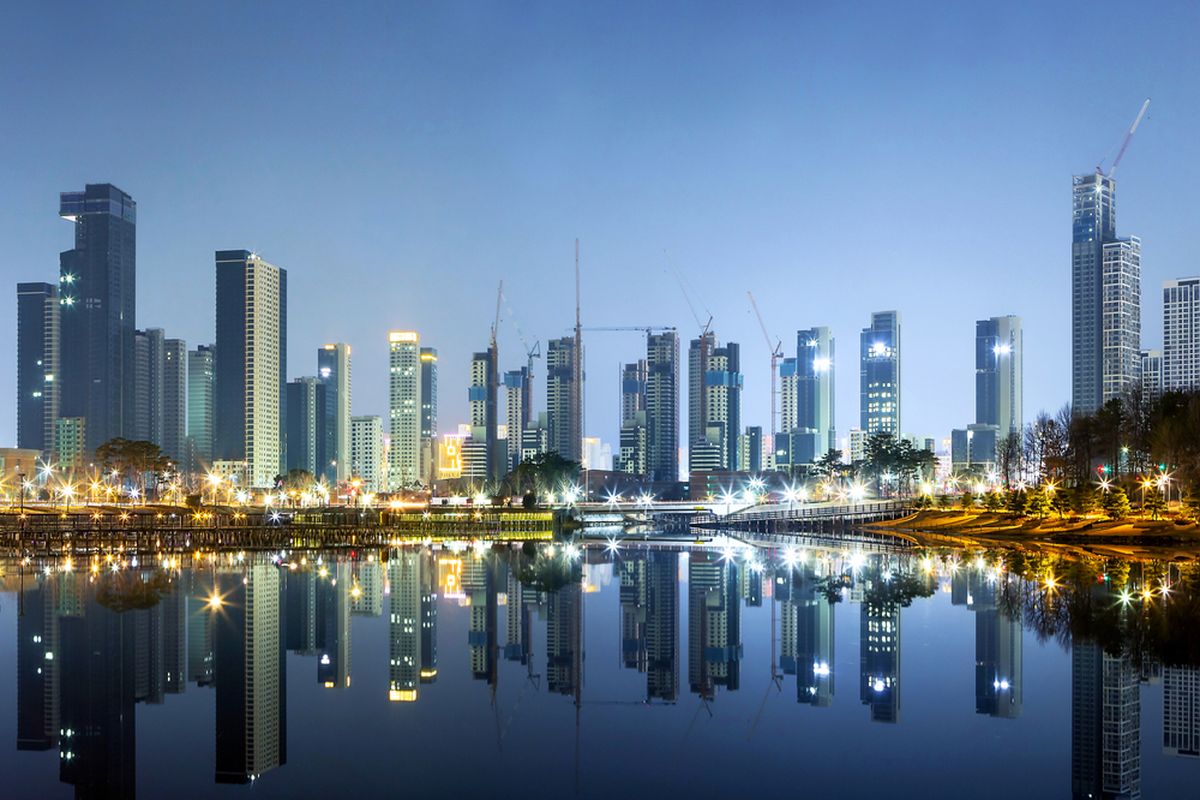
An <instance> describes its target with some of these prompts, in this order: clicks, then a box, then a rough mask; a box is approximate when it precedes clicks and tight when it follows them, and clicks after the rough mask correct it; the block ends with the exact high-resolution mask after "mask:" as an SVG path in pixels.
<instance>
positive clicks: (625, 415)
mask: <svg viewBox="0 0 1200 800" xmlns="http://www.w3.org/2000/svg"><path fill="white" fill-rule="evenodd" d="M646 417H647V414H646V362H645V361H644V360H643V361H633V362H631V363H628V364H623V365H622V366H621V431H620V435H619V437H618V440H617V448H618V449H617V464H616V468H617V470H619V471H620V472H625V473H628V474H630V475H641V476H644V475H646V472H647V464H646V451H647V449H648V444H649V435H648V432H647V419H646Z"/></svg>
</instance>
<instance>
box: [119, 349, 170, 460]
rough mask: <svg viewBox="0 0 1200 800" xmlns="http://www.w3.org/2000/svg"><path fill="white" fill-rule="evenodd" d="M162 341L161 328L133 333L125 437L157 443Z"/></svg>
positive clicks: (163, 354)
mask: <svg viewBox="0 0 1200 800" xmlns="http://www.w3.org/2000/svg"><path fill="white" fill-rule="evenodd" d="M166 342H167V340H166V335H165V334H164V333H163V329H162V328H147V329H146V330H144V331H134V332H133V427H132V428H131V429H129V430H130V431H132V432H131V433H129V435H128V436H127V438H130V439H138V440H141V441H145V442H154V443H155V444H157V445H159V446H161V445H162V433H163V431H162V426H163V369H164V366H165V362H166Z"/></svg>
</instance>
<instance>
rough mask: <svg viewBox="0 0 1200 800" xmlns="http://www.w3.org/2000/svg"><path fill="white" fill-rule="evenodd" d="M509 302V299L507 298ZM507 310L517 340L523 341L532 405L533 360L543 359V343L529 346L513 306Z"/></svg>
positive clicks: (529, 410) (527, 411)
mask: <svg viewBox="0 0 1200 800" xmlns="http://www.w3.org/2000/svg"><path fill="white" fill-rule="evenodd" d="M505 299H506V300H507V298H505ZM505 310H506V311H507V312H508V316H507V317H506V319H507V320H508V321H509V322H511V323H512V326H513V329H514V330H516V332H517V338H518V339H520V340H521V347H523V348H525V361H526V373H525V375H526V380H528V381H529V383H530V387H531V388H530V390H529V398H530V402H531V404H532V400H533V389H532V386H533V360H534V359H535V358H541V357H542V343H541V341H540V340H535V341H534V343H533V346H532V347H530V346H529V340H528V339H526V338H525V332H524V331H523V330H521V325H520V323H519V322H517V315H516V314H515V313H513V310H512V306H511V305H506V306H505ZM532 411H533V409H532V408H530V409H526V413H532Z"/></svg>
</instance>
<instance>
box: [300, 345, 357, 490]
mask: <svg viewBox="0 0 1200 800" xmlns="http://www.w3.org/2000/svg"><path fill="white" fill-rule="evenodd" d="M317 377H318V378H319V379H320V381H321V383H323V384H325V417H324V422H323V424H322V434H323V437H324V440H325V441H324V443H323V445H322V447H321V452H322V453H323V454H324V463H323V464H321V465H320V470H321V471H320V472H319V473H316V474H317V475H318V477H319V476H320V475H324V476H325V480H326V481H328V482H329V484H330V485H331V486H336V485H337V484H338V483H340V482H341V481H344V480H346V479H347V478H348V477H350V406H351V402H350V345H348V344H345V343H344V342H338V343H337V344H327V345H324V346H323V347H321V349H320V350H318V351H317ZM289 413H290V412H289Z"/></svg>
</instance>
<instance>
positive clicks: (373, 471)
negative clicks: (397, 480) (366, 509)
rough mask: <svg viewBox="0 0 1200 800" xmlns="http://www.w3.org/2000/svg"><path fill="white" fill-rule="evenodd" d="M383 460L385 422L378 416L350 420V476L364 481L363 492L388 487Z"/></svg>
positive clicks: (381, 489) (372, 491) (373, 491)
mask: <svg viewBox="0 0 1200 800" xmlns="http://www.w3.org/2000/svg"><path fill="white" fill-rule="evenodd" d="M385 470H386V465H385V464H384V458H383V420H382V419H381V418H380V417H377V416H362V417H351V418H350V474H351V475H352V476H353V477H355V478H358V479H360V480H361V481H362V490H363V492H370V493H372V494H373V493H376V492H382V491H384V490H385V489H386V487H387V474H386V471H385Z"/></svg>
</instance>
